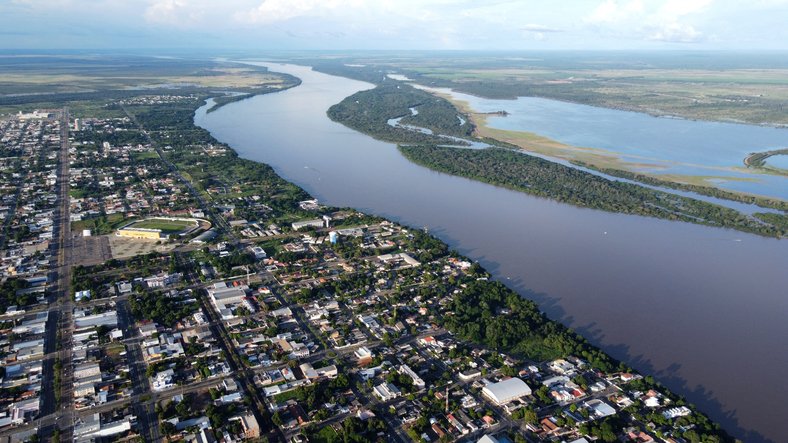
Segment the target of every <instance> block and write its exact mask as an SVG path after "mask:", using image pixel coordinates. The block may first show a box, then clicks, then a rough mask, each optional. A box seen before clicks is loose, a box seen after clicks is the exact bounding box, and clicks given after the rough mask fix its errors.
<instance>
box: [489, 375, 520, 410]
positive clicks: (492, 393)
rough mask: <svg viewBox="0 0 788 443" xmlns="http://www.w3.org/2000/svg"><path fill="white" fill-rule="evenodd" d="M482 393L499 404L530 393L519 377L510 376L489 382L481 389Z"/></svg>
mask: <svg viewBox="0 0 788 443" xmlns="http://www.w3.org/2000/svg"><path fill="white" fill-rule="evenodd" d="M482 394H484V396H485V397H487V398H488V399H489V400H490V401H492V402H493V403H495V404H496V405H499V406H500V405H504V404H506V403H509V402H510V401H512V400H517V399H520V398H522V397H525V396H527V395H531V388H529V387H528V385H527V384H525V382H524V381H522V380H520V379H519V378H517V377H512V378H510V379H507V380H503V381H500V382H498V383H490V384H489V385H487V386H485V387H484V389H482Z"/></svg>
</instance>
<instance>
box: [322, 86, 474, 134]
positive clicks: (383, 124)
mask: <svg viewBox="0 0 788 443" xmlns="http://www.w3.org/2000/svg"><path fill="white" fill-rule="evenodd" d="M411 109H415V110H416V111H417V113H415V114H414V113H413V112H411ZM459 115H460V114H459V112H458V111H457V110H456V109H455V108H454V106H452V104H451V103H449V102H448V101H446V100H444V99H442V98H439V97H435V96H433V95H432V94H430V93H428V92H425V91H421V90H419V89H416V88H414V87H412V86H410V85H406V84H403V83H400V82H393V81H389V82H383V83H382V84H380V85H378V86H377V87H375V88H374V89H370V90H367V91H361V92H357V93H355V94H353V95H351V96H349V97H347V98H345V99H344V100H342V101H341V102H340V103H338V104H336V105H334V106H332V107H330V108H329V109H328V116H329V117H330V118H331V119H332V120H334V121H336V122H339V123H342V124H344V125H345V126H348V127H350V128H352V129H355V130H357V131H360V132H363V133H366V134H369V135H371V136H373V137H375V138H377V139H380V140H384V141H388V142H395V143H435V144H442V143H446V139H445V138H443V137H440V136H438V135H431V134H425V133H422V132H419V131H414V130H409V129H406V128H402V127H396V126H394V125H390V124H389V123H388V122H389V120H391V119H395V118H399V117H402V120H400V123H402V124H404V125H411V126H416V127H419V128H426V129H429V130H430V131H432V132H433V133H436V134H445V135H450V136H454V137H468V136H470V135H471V133H472V132H473V126H472V125H471V124H470V123H468V121H467V120H466V121H465V122H463V123H462V124H461V121H460V120H459V119H458V118H457V117H458V116H459Z"/></svg>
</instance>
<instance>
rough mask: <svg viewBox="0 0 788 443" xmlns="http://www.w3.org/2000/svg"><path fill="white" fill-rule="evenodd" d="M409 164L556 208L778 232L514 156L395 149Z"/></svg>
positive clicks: (690, 202) (721, 210) (493, 151)
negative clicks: (563, 206) (520, 194)
mask: <svg viewBox="0 0 788 443" xmlns="http://www.w3.org/2000/svg"><path fill="white" fill-rule="evenodd" d="M400 150H401V152H402V153H403V154H404V155H405V157H407V158H408V159H409V160H411V161H413V162H415V163H418V164H420V165H423V166H426V167H428V168H431V169H435V170H437V171H440V172H445V173H447V174H453V175H459V176H462V177H467V178H471V179H474V180H479V181H483V182H485V183H490V184H494V185H496V186H502V187H506V188H509V189H514V190H517V191H521V192H526V193H528V194H532V195H537V196H540V197H549V198H553V199H556V200H558V201H561V202H565V203H570V204H574V205H578V206H584V207H588V208H594V209H602V210H606V211H611V212H622V213H626V214H636V215H645V216H650V217H657V218H664V219H668V220H681V221H686V222H691V223H700V224H706V225H711V226H721V227H727V228H734V229H738V230H741V231H746V232H752V233H756V234H760V235H768V236H775V237H782V236H785V234H786V230H785V229H784V228H781V227H780V226H775V225H767V224H764V223H761V222H759V221H757V220H754V219H752V218H750V217H747V216H746V215H744V214H742V213H740V212H738V211H735V210H733V209H730V208H726V207H723V206H719V205H715V204H711V203H707V202H703V201H700V200H695V199H691V198H687V197H682V196H678V195H674V194H670V193H667V192H663V191H658V190H654V189H650V188H646V187H644V186H639V185H635V184H632V183H626V182H620V181H614V180H608V179H606V178H603V177H599V176H596V175H593V174H590V173H587V172H584V171H581V170H578V169H574V168H571V167H567V166H563V165H560V164H558V163H553V162H550V161H547V160H543V159H541V158H538V157H533V156H529V155H525V154H522V153H519V152H515V151H511V150H507V149H501V148H490V149H483V150H471V149H459V148H450V147H441V146H401V147H400Z"/></svg>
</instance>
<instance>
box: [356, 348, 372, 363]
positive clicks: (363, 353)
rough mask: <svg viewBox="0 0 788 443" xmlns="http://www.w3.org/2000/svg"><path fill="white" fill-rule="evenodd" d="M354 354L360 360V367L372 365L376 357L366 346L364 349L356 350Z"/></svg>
mask: <svg viewBox="0 0 788 443" xmlns="http://www.w3.org/2000/svg"><path fill="white" fill-rule="evenodd" d="M353 354H354V355H355V356H356V358H357V359H358V365H359V366H366V365H368V364H370V363H372V358H373V356H374V354H373V353H372V351H370V350H369V348H367V347H366V346H362V347H360V348H358V349H356V350H355V351H354V352H353Z"/></svg>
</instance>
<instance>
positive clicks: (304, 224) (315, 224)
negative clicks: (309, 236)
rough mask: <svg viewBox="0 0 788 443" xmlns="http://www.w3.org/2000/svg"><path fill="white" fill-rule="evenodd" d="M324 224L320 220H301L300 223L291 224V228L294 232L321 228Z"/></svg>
mask: <svg viewBox="0 0 788 443" xmlns="http://www.w3.org/2000/svg"><path fill="white" fill-rule="evenodd" d="M324 223H325V222H324V221H323V220H322V219H316V220H302V221H297V222H293V224H292V225H291V226H292V228H293V230H294V231H300V230H301V229H304V228H322V227H323V225H324Z"/></svg>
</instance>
